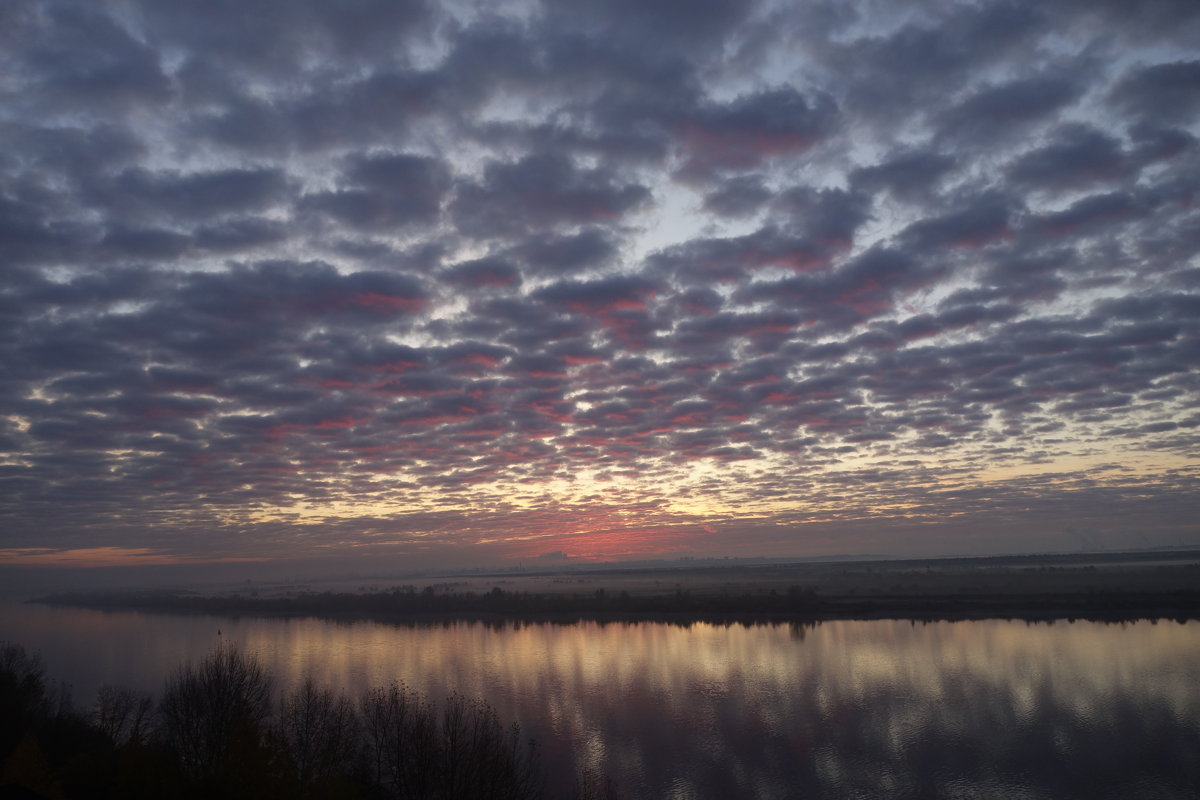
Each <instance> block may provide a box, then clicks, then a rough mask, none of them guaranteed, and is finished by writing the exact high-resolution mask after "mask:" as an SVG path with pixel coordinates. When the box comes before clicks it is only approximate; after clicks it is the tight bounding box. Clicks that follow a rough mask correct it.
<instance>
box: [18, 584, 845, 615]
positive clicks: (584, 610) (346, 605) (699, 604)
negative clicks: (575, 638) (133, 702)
mask: <svg viewBox="0 0 1200 800" xmlns="http://www.w3.org/2000/svg"><path fill="white" fill-rule="evenodd" d="M37 602H40V603H49V604H52V605H69V606H86V607H89V608H106V609H122V608H125V609H142V610H145V609H151V610H156V611H172V612H189V613H208V614H218V615H237V614H261V615H295V614H305V615H314V616H337V615H347V616H349V615H356V616H374V617H382V618H386V617H422V616H425V617H434V616H452V617H457V618H472V619H484V620H486V619H490V618H505V619H512V618H526V619H563V618H566V619H570V620H574V619H580V618H592V619H606V618H612V619H631V618H642V619H654V618H660V617H661V618H672V617H674V618H686V619H695V620H700V619H706V618H729V617H745V616H753V615H788V616H796V615H806V614H813V613H814V612H818V611H820V610H822V609H823V608H824V604H823V603H822V601H821V599H820V598H818V596H817V594H816V591H815V590H814V589H812V588H810V587H802V586H793V587H790V588H789V589H788V590H786V591H783V592H779V591H776V590H774V589H772V590H771V591H769V592H762V593H755V594H729V593H728V592H725V593H719V594H712V593H704V594H693V593H692V592H689V591H686V590H682V589H680V590H676V591H674V592H670V593H665V594H656V595H642V594H638V595H630V594H629V593H628V592H625V591H621V592H608V591H606V590H605V589H597V590H595V591H594V592H591V593H588V594H553V593H550V594H542V593H529V592H506V591H504V590H503V589H501V588H500V587H498V586H497V587H495V588H493V589H492V590H491V591H488V592H482V593H478V592H470V591H468V592H447V591H436V590H435V589H434V588H433V587H426V588H424V589H421V590H418V589H416V588H415V587H413V586H399V587H396V588H394V589H390V590H387V591H383V592H368V593H350V592H305V593H301V594H297V595H291V596H287V597H257V596H252V595H251V596H247V595H242V594H232V595H223V596H199V595H191V594H178V593H171V592H122V593H111V594H74V593H73V594H63V595H53V596H50V597H45V598H41V599H39V600H38V601H37Z"/></svg>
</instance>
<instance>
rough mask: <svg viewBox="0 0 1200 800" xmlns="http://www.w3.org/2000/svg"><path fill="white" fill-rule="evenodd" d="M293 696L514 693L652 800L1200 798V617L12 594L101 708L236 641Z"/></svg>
mask: <svg viewBox="0 0 1200 800" xmlns="http://www.w3.org/2000/svg"><path fill="white" fill-rule="evenodd" d="M218 631H219V635H220V637H221V638H223V639H228V640H231V641H236V642H238V643H239V644H240V645H241V646H243V647H244V648H246V649H249V650H252V651H254V652H256V653H258V654H259V655H260V656H261V658H262V659H263V660H264V662H265V663H266V665H267V666H268V667H269V668H270V670H271V671H272V672H273V673H274V675H275V676H276V678H277V680H278V681H279V684H280V686H281V687H283V686H287V685H291V684H293V683H295V682H296V681H298V680H300V679H301V678H302V677H303V676H304V675H306V674H312V675H314V676H316V677H317V678H318V679H319V680H320V681H322V682H325V683H327V684H329V685H332V686H335V687H339V688H342V689H344V690H346V691H347V692H349V693H351V694H352V695H358V694H360V693H361V692H362V691H364V690H365V689H366V688H368V687H370V686H375V685H381V684H384V683H386V682H388V681H391V680H400V681H403V682H405V683H407V684H408V685H410V686H412V687H415V688H417V689H420V690H422V691H425V692H426V693H427V694H429V695H430V696H432V697H441V696H445V695H447V694H449V693H451V692H455V691H457V692H461V693H463V694H466V695H470V696H478V697H482V698H484V699H486V700H487V701H488V702H490V703H492V705H494V706H495V707H496V708H497V710H498V711H499V712H500V715H501V718H503V719H511V720H515V721H518V722H520V724H521V726H522V728H523V730H524V731H525V732H526V733H528V734H530V735H532V736H534V737H535V738H536V739H537V741H538V742H539V745H540V748H541V750H542V753H543V758H544V762H545V765H546V767H547V773H548V780H549V784H550V787H549V788H550V789H551V790H552V792H551V793H552V795H557V796H562V795H565V794H569V793H570V788H571V785H572V783H573V779H574V778H573V776H574V775H575V774H577V770H578V769H579V768H581V767H588V768H591V769H593V770H596V771H598V772H600V773H602V774H607V775H610V776H612V777H613V778H614V779H615V780H616V781H617V782H618V784H619V786H620V788H621V790H622V791H623V792H624V793H625V794H626V795H628V796H631V797H646V798H658V797H672V798H730V797H746V798H792V797H830V798H834V797H838V798H841V797H905V796H907V797H1006V798H1011V797H1017V798H1020V797H1028V798H1043V797H1046V798H1049V797H1055V798H1058V797H1079V798H1101V797H1112V798H1128V797H1180V798H1182V797H1196V796H1200V756H1198V755H1197V754H1200V666H1197V665H1200V623H1195V622H1189V623H1186V624H1179V623H1175V622H1167V621H1160V622H1157V623H1152V622H1137V623H1126V624H1102V623H1091V622H1074V623H1066V622H1060V623H1057V624H1052V625H1051V624H1027V623H1025V622H1019V621H1003V620H992V621H971V622H938V623H927V624H923V623H915V624H914V623H911V622H908V621H893V620H884V621H840V622H826V623H822V624H820V625H816V626H789V625H777V624H770V625H753V626H744V625H729V626H723V625H713V624H695V625H690V626H686V627H684V626H677V625H670V624H661V623H631V624H622V623H615V624H606V625H602V624H598V623H578V624H573V625H557V624H525V625H518V624H504V625H498V626H488V625H484V624H481V623H467V622H452V623H447V624H444V625H432V626H414V627H400V626H391V625H386V624H381V623H376V622H367V621H359V622H330V621H323V620H316V619H260V618H240V619H235V618H223V617H213V616H170V615H153V614H142V613H136V612H101V611H87V610H76V609H65V608H53V607H47V606H35V605H5V606H0V638H3V639H8V640H11V641H15V642H18V643H21V644H23V645H25V646H26V647H27V648H29V649H31V650H36V651H38V652H40V653H41V655H42V657H43V660H44V661H45V663H46V665H47V667H48V669H49V671H50V673H51V675H52V676H53V677H54V678H56V679H60V680H65V681H67V682H68V683H70V684H71V685H72V687H73V690H74V696H75V698H76V701H77V702H78V703H79V704H80V705H87V704H88V703H90V702H91V700H92V698H93V697H94V695H95V691H96V689H97V688H98V687H99V686H101V685H103V684H114V685H119V686H126V687H130V688H136V689H143V690H147V691H151V692H154V693H157V692H158V691H159V690H160V689H161V687H162V683H163V681H164V679H165V678H166V676H167V675H168V674H169V673H170V672H171V670H173V669H174V668H175V667H176V666H177V665H178V664H179V663H181V662H182V661H184V660H187V659H195V658H199V657H201V656H203V654H204V653H205V652H206V651H207V650H208V649H209V648H210V647H211V646H212V645H213V644H214V643H215V642H216V641H217V638H218Z"/></svg>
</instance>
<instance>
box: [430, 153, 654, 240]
mask: <svg viewBox="0 0 1200 800" xmlns="http://www.w3.org/2000/svg"><path fill="white" fill-rule="evenodd" d="M650 197H651V195H650V191H649V190H648V189H647V188H646V187H645V186H642V185H640V184H638V183H633V182H625V181H622V180H621V179H620V178H619V177H618V176H617V175H615V174H612V173H611V172H608V171H605V170H602V169H581V168H579V167H577V166H576V165H575V164H574V163H573V162H572V161H571V160H570V159H569V158H566V157H565V156H561V155H555V154H541V155H530V156H526V157H525V158H522V159H520V160H519V161H514V162H492V163H490V164H488V166H487V167H486V169H485V170H484V174H483V181H482V182H480V183H464V184H462V185H460V186H459V187H458V189H457V192H456V194H455V197H454V199H453V200H452V201H451V202H450V212H451V214H452V215H453V217H454V220H455V222H456V223H457V224H458V227H459V229H460V230H461V231H463V232H464V233H466V234H468V235H471V236H475V237H478V238H492V237H506V236H514V235H519V234H523V233H528V232H530V231H532V230H535V229H547V228H549V229H553V228H555V227H558V226H576V225H590V224H598V223H610V224H611V223H612V222H616V221H618V220H619V219H620V218H621V217H623V216H625V215H626V214H628V213H629V212H631V211H634V210H635V209H637V208H639V207H642V206H644V205H645V204H647V203H648V202H649V201H650Z"/></svg>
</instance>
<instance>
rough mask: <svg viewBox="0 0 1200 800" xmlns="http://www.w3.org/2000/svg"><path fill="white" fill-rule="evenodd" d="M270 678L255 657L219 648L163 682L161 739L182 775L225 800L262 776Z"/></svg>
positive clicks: (234, 648)
mask: <svg viewBox="0 0 1200 800" xmlns="http://www.w3.org/2000/svg"><path fill="white" fill-rule="evenodd" d="M271 695H272V691H271V677H270V675H269V674H268V673H267V671H266V670H265V668H264V667H263V665H262V663H261V662H260V661H259V660H258V658H257V657H256V656H253V655H246V654H244V653H242V652H241V651H240V650H239V649H238V648H237V646H236V645H232V644H219V645H217V646H216V647H215V648H214V649H213V650H212V652H210V653H209V654H208V656H207V657H206V658H204V660H202V661H201V662H200V663H198V664H194V663H192V662H188V663H185V664H184V665H182V666H181V667H179V668H178V669H177V670H176V671H175V673H174V674H173V675H172V676H171V677H170V678H168V679H167V683H166V687H165V688H164V690H163V697H162V702H161V703H160V705H159V715H160V719H161V724H162V734H163V738H164V740H165V742H166V744H167V745H168V747H170V748H171V749H172V750H173V751H174V753H175V754H176V756H177V758H178V759H179V764H180V767H181V768H182V770H183V772H184V775H185V776H186V777H187V778H188V779H189V780H191V781H192V782H194V783H195V784H197V785H198V787H199V788H207V789H208V790H210V791H213V792H215V791H217V790H218V789H220V790H221V792H222V793H224V794H225V796H229V793H230V792H231V791H233V790H234V789H235V787H236V790H237V791H238V792H239V793H240V792H245V793H250V790H249V787H250V786H251V785H252V784H255V783H258V782H260V781H261V779H262V777H263V776H264V775H265V772H266V770H265V764H266V761H267V759H266V754H265V747H264V742H263V735H264V733H265V731H266V725H267V720H268V718H269V717H270V714H271Z"/></svg>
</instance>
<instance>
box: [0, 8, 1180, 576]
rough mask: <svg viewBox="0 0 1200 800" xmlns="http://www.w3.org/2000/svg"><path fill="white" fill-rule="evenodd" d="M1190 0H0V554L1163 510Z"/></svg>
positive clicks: (541, 553) (675, 541) (386, 549)
mask: <svg viewBox="0 0 1200 800" xmlns="http://www.w3.org/2000/svg"><path fill="white" fill-rule="evenodd" d="M1198 53H1200V4H1197V3H1196V2H1195V0H1178V1H1177V2H1175V1H1173V0H1144V1H1143V2H1137V3H1131V2H1128V0H1061V1H1060V2H1054V3H1045V2H1040V1H1039V0H979V2H940V1H938V0H927V1H921V2H911V3H902V4H898V3H892V2H873V1H872V0H829V1H828V2H826V1H825V0H804V1H803V2H767V1H765V0H764V1H762V2H749V1H748V0H607V1H606V2H596V1H594V0H553V2H551V1H550V0H547V2H544V3H538V2H533V1H532V0H529V1H526V0H514V1H512V2H482V1H481V2H470V1H469V0H463V1H462V2H444V3H434V2H425V1H424V0H400V1H396V0H349V1H348V2H339V3H330V2H323V1H321V0H262V2H253V3H250V2H245V0H175V1H173V2H169V3H164V2H158V0H110V1H109V2H95V0H72V1H67V2H50V1H49V0H34V1H32V2H23V3H7V4H4V6H3V8H2V9H0V564H6V565H14V564H15V565H59V566H88V565H96V566H99V565H138V564H144V565H151V564H177V563H192V564H195V563H205V562H250V563H263V562H271V561H281V560H282V561H286V560H309V561H314V562H317V563H320V562H321V560H322V559H326V560H328V563H334V562H335V561H336V562H338V563H341V562H346V561H353V560H358V561H360V562H361V563H365V564H372V565H377V566H381V567H382V566H394V567H397V568H402V567H410V566H411V567H419V566H430V565H471V564H542V563H564V562H568V561H580V562H583V561H606V560H631V559H655V558H667V559H674V558H681V557H694V558H707V557H726V556H738V557H740V556H755V557H758V556H764V557H808V556H820V555H831V554H888V555H936V554H991V553H1015V552H1042V551H1053V552H1063V551H1066V552H1076V551H1081V550H1097V549H1101V550H1103V549H1119V548H1144V547H1169V546H1187V545H1198V544H1200V482H1198V479H1200V471H1198V468H1200V458H1198V437H1197V428H1198V426H1200V369H1198V367H1200V336H1198V334H1200V258H1198V256H1197V254H1198V253H1200V197H1198V189H1200V125H1198V123H1200V58H1198V55H1197V54H1198Z"/></svg>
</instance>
